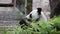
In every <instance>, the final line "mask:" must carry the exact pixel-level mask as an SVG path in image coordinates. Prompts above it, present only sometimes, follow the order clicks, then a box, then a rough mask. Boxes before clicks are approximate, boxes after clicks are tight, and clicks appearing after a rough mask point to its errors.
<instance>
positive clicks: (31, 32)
mask: <svg viewBox="0 0 60 34" xmlns="http://www.w3.org/2000/svg"><path fill="white" fill-rule="evenodd" d="M22 26H23V25H18V26H17V27H16V28H14V30H13V31H14V33H15V34H60V16H59V17H54V18H52V19H50V20H48V21H47V22H46V21H42V22H41V23H40V22H39V23H37V22H32V23H31V24H30V25H29V26H24V27H22Z"/></svg>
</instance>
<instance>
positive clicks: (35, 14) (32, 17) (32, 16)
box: [19, 8, 46, 25]
mask: <svg viewBox="0 0 60 34" xmlns="http://www.w3.org/2000/svg"><path fill="white" fill-rule="evenodd" d="M41 15H43V17H44V18H45V15H44V14H43V12H42V8H37V10H33V11H31V12H30V13H29V14H28V15H27V16H26V17H25V18H23V19H21V20H20V22H19V24H20V25H23V24H24V25H28V23H27V21H28V22H30V23H31V22H32V21H39V20H40V17H41ZM45 19H46V18H45Z"/></svg>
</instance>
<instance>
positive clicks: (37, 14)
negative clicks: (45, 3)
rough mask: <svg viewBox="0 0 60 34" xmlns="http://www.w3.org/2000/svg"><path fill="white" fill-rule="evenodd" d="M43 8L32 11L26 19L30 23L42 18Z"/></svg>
mask: <svg viewBox="0 0 60 34" xmlns="http://www.w3.org/2000/svg"><path fill="white" fill-rule="evenodd" d="M41 11H42V8H37V9H36V10H33V11H31V12H30V13H29V14H28V15H27V16H26V19H27V20H28V21H36V20H38V19H39V18H40V15H41Z"/></svg>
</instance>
